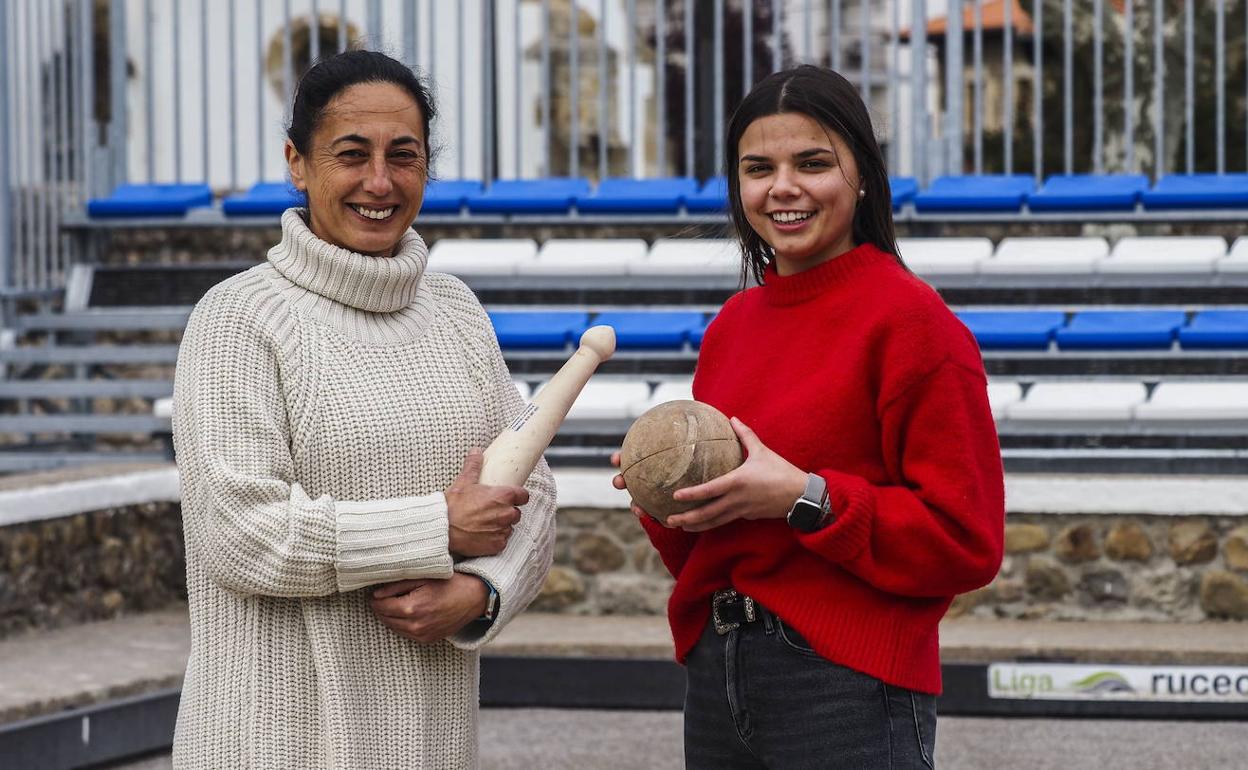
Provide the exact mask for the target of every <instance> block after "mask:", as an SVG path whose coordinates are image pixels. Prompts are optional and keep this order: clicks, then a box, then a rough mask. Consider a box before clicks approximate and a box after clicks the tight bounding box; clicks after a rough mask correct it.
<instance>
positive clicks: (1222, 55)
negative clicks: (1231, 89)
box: [1213, 0, 1226, 174]
mask: <svg viewBox="0 0 1248 770" xmlns="http://www.w3.org/2000/svg"><path fill="white" fill-rule="evenodd" d="M1214 28H1215V31H1214V37H1215V38H1216V40H1215V42H1214V59H1215V63H1214V67H1213V70H1214V79H1215V86H1214V87H1215V89H1216V91H1217V96H1216V97H1215V98H1216V100H1217V108H1216V116H1215V118H1214V121H1215V122H1216V123H1217V156H1218V157H1217V164H1218V168H1217V171H1218V174H1225V173H1226V40H1225V37H1226V0H1218V4H1217V11H1216V15H1215V17H1214Z"/></svg>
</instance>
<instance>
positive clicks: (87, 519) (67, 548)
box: [0, 503, 186, 637]
mask: <svg viewBox="0 0 1248 770" xmlns="http://www.w3.org/2000/svg"><path fill="white" fill-rule="evenodd" d="M185 598H186V557H185V550H184V548H183V543H182V515H181V508H180V506H179V505H178V504H177V503H143V504H140V505H132V506H128V507H124V508H111V509H107V510H101V511H93V512H91V513H80V514H77V515H74V516H66V517H63V518H56V519H49V520H46V521H35V522H29V523H26V524H14V525H11V526H7V527H0V637H3V636H7V635H9V634H12V633H14V632H17V631H22V630H25V629H28V628H56V627H58V626H63V625H69V624H73V623H82V622H86V621H89V620H102V619H104V618H110V617H114V616H116V615H119V614H121V613H124V612H138V611H144V610H152V609H157V608H159V607H164V606H166V605H168V604H170V603H172V602H176V601H179V600H185Z"/></svg>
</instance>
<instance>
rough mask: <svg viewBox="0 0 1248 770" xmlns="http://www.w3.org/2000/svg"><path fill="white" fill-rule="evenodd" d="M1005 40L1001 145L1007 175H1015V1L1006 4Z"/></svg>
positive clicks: (1004, 18)
mask: <svg viewBox="0 0 1248 770" xmlns="http://www.w3.org/2000/svg"><path fill="white" fill-rule="evenodd" d="M1004 9H1005V13H1004V16H1003V21H1004V24H1003V25H1002V26H1004V27H1005V39H1004V42H1003V44H1002V49H1003V50H1002V52H1001V58H1002V60H1003V61H1002V75H1001V80H1002V81H1003V82H1002V89H1001V145H1002V153H1001V154H1002V156H1003V157H1002V159H1003V160H1004V166H1005V167H1004V168H1003V169H1002V171H1003V172H1004V173H1006V174H1013V173H1014V1H1013V0H1009V2H1006V3H1005V4H1004Z"/></svg>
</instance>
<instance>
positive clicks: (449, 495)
mask: <svg viewBox="0 0 1248 770" xmlns="http://www.w3.org/2000/svg"><path fill="white" fill-rule="evenodd" d="M292 116H293V117H292V122H291V125H290V128H289V131H288V137H289V141H288V142H287V144H286V158H287V161H288V164H289V168H290V175H291V180H292V182H293V184H294V185H295V187H297V188H299V189H300V190H303V191H305V192H306V194H307V199H308V208H307V209H291V210H289V211H287V212H286V213H285V214H284V215H283V217H282V238H281V242H280V243H278V244H277V245H276V246H274V247H273V248H272V249H270V250H269V252H268V255H267V259H266V260H265V261H264V262H263V263H261V264H259V265H257V266H256V267H254V268H252V269H250V270H247V271H245V272H243V273H240V274H238V275H236V276H234V277H232V278H230V279H228V280H226V281H224V282H222V283H221V284H218V285H217V286H215V287H213V288H212V289H211V290H210V291H209V292H208V293H207V294H206V295H205V296H204V298H203V299H202V300H201V301H200V302H199V304H198V305H197V306H196V308H195V311H194V313H192V315H191V319H190V322H189V323H188V326H187V329H186V334H185V336H184V338H183V341H182V347H181V351H180V353H179V357H178V367H177V379H176V386H175V396H174V400H175V404H176V408H175V413H174V441H175V446H176V449H177V459H178V465H179V468H180V470H181V475H182V510H183V520H184V526H185V530H186V551H187V553H186V560H187V588H188V594H189V601H190V615H191V655H190V660H189V662H188V664H187V671H186V681H185V684H184V686H183V691H182V702H181V707H180V709H179V713H178V725H177V733H176V737H175V742H174V764H175V766H177V767H186V768H214V769H215V768H265V769H266V770H267V769H268V768H300V770H307V769H308V768H322V767H327V768H328V767H332V768H350V769H351V770H365V769H366V768H379V769H380V768H385V770H393V769H394V768H438V769H439V770H442V769H444V768H460V767H474V766H475V765H476V749H477V701H478V690H477V681H478V655H477V652H476V649H477V648H478V647H479V646H480V645H481V644H483V643H484V642H486V641H488V640H489V639H490V638H491V637H492V636H493V635H494V634H495V633H497V631H498V629H499V628H500V627H501V626H503V625H505V624H506V623H507V621H508V620H510V619H511V618H512V617H513V616H514V615H515V614H516V613H517V612H519V611H520V610H522V609H523V608H524V607H525V606H526V605H527V604H528V603H529V602H530V600H532V598H533V597H534V595H535V594H536V593H537V591H538V589H539V588H540V586H541V584H542V581H543V579H544V577H545V574H546V571H547V569H548V568H549V566H550V560H551V553H552V545H553V537H554V520H553V515H554V494H555V490H554V484H553V480H552V478H551V475H550V471H549V469H548V468H547V467H546V465H545V464H544V463H543V464H541V465H539V466H538V468H537V470H536V471H534V473H533V475H532V476H531V477H530V478H529V479H528V481H527V483H526V484H525V486H524V487H498V486H485V485H482V484H480V483H478V482H477V477H478V473H479V471H480V467H481V455H480V452H479V451H477V450H476V449H475V448H478V447H483V446H486V445H488V444H489V442H490V441H491V440H492V439H493V438H494V436H495V435H497V434H498V432H499V431H500V430H501V429H502V428H503V427H504V426H505V425H507V423H508V422H509V421H510V420H511V419H512V417H513V416H514V415H515V414H516V413H517V412H519V411H520V410H521V408H522V407H523V402H522V400H521V397H520V395H519V393H518V392H517V391H516V389H515V387H514V386H513V384H512V381H511V377H510V375H509V373H508V371H507V367H506V365H505V364H504V362H503V359H502V355H501V353H500V351H499V348H498V344H497V342H496V341H495V337H494V333H493V330H492V328H491V326H490V322H489V319H488V317H487V316H486V314H485V312H484V310H483V309H482V308H481V305H480V303H479V302H478V301H477V299H476V297H475V296H473V294H472V292H471V291H469V290H468V288H467V287H466V286H464V284H463V283H461V282H460V281H459V280H457V279H455V278H453V277H451V276H448V275H441V274H436V273H427V272H426V271H425V264H426V261H427V258H428V251H427V249H426V247H425V243H424V241H423V240H422V239H421V237H420V236H419V235H418V234H416V233H415V232H414V231H412V230H411V229H410V227H411V224H412V222H413V221H414V220H415V218H416V215H417V213H418V212H419V210H420V205H421V199H422V195H423V191H424V187H425V183H426V181H427V178H428V177H427V174H428V168H429V155H430V146H429V124H430V121H431V120H432V119H433V118H434V108H433V105H432V103H431V101H430V98H429V93H428V91H427V90H426V88H425V87H424V86H423V85H422V84H421V83H420V82H419V80H418V79H417V78H416V77H415V76H414V75H413V74H412V72H411V71H410V70H409V69H408V68H407V67H405V66H404V65H402V64H400V63H399V62H397V61H395V60H393V59H390V58H388V57H386V56H384V55H382V54H378V53H372V52H365V51H354V52H348V53H344V54H340V55H338V56H335V57H331V58H329V59H326V60H324V61H322V62H320V63H318V64H317V65H316V66H314V67H313V68H312V69H311V70H309V71H308V73H307V74H306V75H305V76H304V78H303V79H302V81H301V82H300V84H299V87H298V91H297V93H296V96H295V103H294V106H293V110H292Z"/></svg>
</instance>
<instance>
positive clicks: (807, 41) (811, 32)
mask: <svg viewBox="0 0 1248 770" xmlns="http://www.w3.org/2000/svg"><path fill="white" fill-rule="evenodd" d="M812 4H813V3H811V2H805V3H803V4H802V8H803V10H804V11H805V14H804V16H805V19H804V20H803V26H804V27H805V28H806V29H805V30H804V31H805V34H804V35H802V59H804V60H805V61H807V62H813V61H814V60H815V22H814V19H812V18H811V11H810V6H811V5H812Z"/></svg>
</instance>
